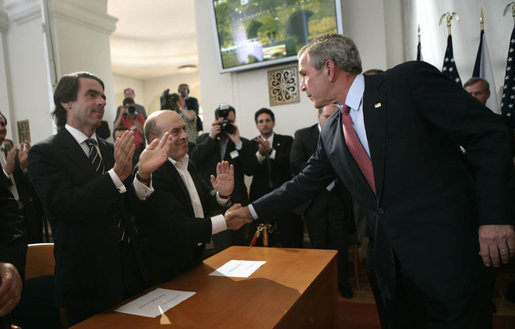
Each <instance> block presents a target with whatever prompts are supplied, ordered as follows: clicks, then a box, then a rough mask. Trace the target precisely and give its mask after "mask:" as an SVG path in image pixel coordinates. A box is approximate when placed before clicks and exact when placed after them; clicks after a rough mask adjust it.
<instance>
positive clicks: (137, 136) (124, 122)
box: [114, 97, 145, 159]
mask: <svg viewBox="0 0 515 329" xmlns="http://www.w3.org/2000/svg"><path fill="white" fill-rule="evenodd" d="M144 124H145V117H144V116H143V115H142V114H140V113H137V112H136V107H135V104H134V100H133V99H132V98H129V97H127V98H125V99H124V100H123V106H122V107H121V108H120V115H119V116H118V118H117V119H116V121H115V122H114V129H116V128H118V127H125V128H127V129H129V130H132V131H134V145H135V146H136V150H135V151H134V159H139V155H140V154H141V152H143V150H144V149H145V141H144V140H143V125H144Z"/></svg>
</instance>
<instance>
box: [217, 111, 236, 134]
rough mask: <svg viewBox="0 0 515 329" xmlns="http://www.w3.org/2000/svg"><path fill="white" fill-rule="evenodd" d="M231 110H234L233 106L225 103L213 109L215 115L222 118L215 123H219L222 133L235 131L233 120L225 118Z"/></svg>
mask: <svg viewBox="0 0 515 329" xmlns="http://www.w3.org/2000/svg"><path fill="white" fill-rule="evenodd" d="M231 111H233V112H234V108H233V107H232V106H230V105H227V104H220V106H219V107H218V108H217V109H216V111H215V112H216V113H215V114H216V117H217V118H222V120H221V121H220V122H218V123H217V124H218V125H220V128H221V130H222V135H223V134H229V135H232V134H234V132H235V131H236V128H235V127H234V125H233V121H232V120H229V119H227V117H228V116H229V112H231Z"/></svg>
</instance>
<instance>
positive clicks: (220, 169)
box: [211, 161, 234, 196]
mask: <svg viewBox="0 0 515 329" xmlns="http://www.w3.org/2000/svg"><path fill="white" fill-rule="evenodd" d="M211 185H213V188H214V189H215V190H217V191H218V193H219V194H220V195H224V196H227V195H231V194H232V191H233V189H234V166H233V165H230V164H229V162H227V161H222V162H218V164H217V165H216V177H215V176H214V175H211Z"/></svg>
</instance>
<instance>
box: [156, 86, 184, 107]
mask: <svg viewBox="0 0 515 329" xmlns="http://www.w3.org/2000/svg"><path fill="white" fill-rule="evenodd" d="M179 98H180V96H179V94H177V93H171V94H170V89H166V90H165V91H163V93H162V94H161V97H160V99H161V110H173V111H177V112H178V111H179V107H178V106H177V101H178V100H179Z"/></svg>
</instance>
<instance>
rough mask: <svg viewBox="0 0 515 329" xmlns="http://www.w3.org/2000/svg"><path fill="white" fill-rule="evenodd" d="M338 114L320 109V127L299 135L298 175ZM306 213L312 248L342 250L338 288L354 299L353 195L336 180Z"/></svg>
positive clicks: (294, 164) (294, 155)
mask: <svg viewBox="0 0 515 329" xmlns="http://www.w3.org/2000/svg"><path fill="white" fill-rule="evenodd" d="M338 110H339V107H338V106H337V105H335V104H329V105H326V106H324V107H322V108H320V109H318V123H317V124H315V125H313V126H311V127H307V128H303V129H299V130H297V131H296V132H295V138H294V139H293V144H292V146H291V153H290V168H291V170H292V172H293V174H294V175H298V174H299V173H300V172H301V171H302V169H304V167H305V166H306V162H307V161H308V159H309V158H310V157H311V156H312V155H313V154H314V153H315V151H316V149H317V145H318V137H319V136H320V129H322V125H323V124H324V122H325V121H326V120H327V119H328V118H329V117H330V116H331V114H333V113H334V112H336V111H338ZM303 213H304V220H305V221H306V226H307V229H308V233H309V239H310V240H311V246H312V247H313V248H317V249H336V250H338V288H339V290H340V293H341V294H342V296H343V297H345V298H352V296H353V293H352V289H351V287H350V285H349V282H348V280H347V259H348V257H347V256H348V248H349V235H350V234H351V232H352V227H353V223H352V199H351V196H350V193H349V191H347V189H346V188H345V187H344V186H343V185H342V184H341V183H340V182H338V181H337V180H335V181H333V182H331V183H330V184H329V185H327V187H326V188H325V189H323V190H321V191H320V193H319V194H318V195H317V196H315V197H314V198H313V199H312V200H311V201H310V202H309V205H308V206H307V207H305V209H304V211H303ZM281 218H282V217H281Z"/></svg>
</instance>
